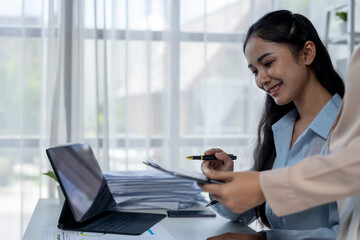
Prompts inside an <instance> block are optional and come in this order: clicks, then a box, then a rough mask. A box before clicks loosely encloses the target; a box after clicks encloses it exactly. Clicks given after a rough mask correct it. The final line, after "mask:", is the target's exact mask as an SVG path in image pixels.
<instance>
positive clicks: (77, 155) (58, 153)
mask: <svg viewBox="0 0 360 240" xmlns="http://www.w3.org/2000/svg"><path fill="white" fill-rule="evenodd" d="M46 153H47V155H48V158H49V160H50V163H51V165H52V167H53V169H54V172H55V174H56V177H57V178H58V180H59V184H60V186H61V188H62V191H63V192H64V195H65V196H66V199H67V201H68V203H69V205H70V208H71V210H72V212H73V215H74V217H75V219H76V221H78V222H81V221H84V220H86V219H88V218H91V217H93V216H95V215H98V214H100V213H102V212H104V211H105V210H107V209H109V208H110V207H112V206H113V205H114V204H115V201H114V199H113V197H112V195H111V192H110V190H109V188H108V186H107V184H106V181H105V178H104V176H103V174H102V172H101V169H100V166H99V164H98V162H97V160H96V158H95V156H94V154H93V152H92V150H91V147H90V145H89V144H71V145H66V146H59V147H54V148H49V149H47V150H46Z"/></svg>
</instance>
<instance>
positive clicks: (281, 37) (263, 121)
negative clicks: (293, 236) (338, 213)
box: [243, 10, 344, 227]
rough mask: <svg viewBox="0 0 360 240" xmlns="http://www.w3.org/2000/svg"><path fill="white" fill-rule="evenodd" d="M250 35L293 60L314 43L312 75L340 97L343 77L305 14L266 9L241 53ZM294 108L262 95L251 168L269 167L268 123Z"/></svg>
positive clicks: (261, 215) (270, 137) (271, 157)
mask: <svg viewBox="0 0 360 240" xmlns="http://www.w3.org/2000/svg"><path fill="white" fill-rule="evenodd" d="M251 37H259V38H261V39H263V40H265V41H267V42H274V43H279V44H284V45H286V46H287V47H288V48H289V50H290V51H291V53H292V55H293V56H294V58H295V59H298V56H299V52H300V51H301V50H302V49H303V48H304V45H305V42H306V41H312V42H314V44H315V47H316V56H315V58H314V61H313V62H312V64H311V68H312V70H313V72H314V74H315V76H316V77H317V79H318V80H319V82H320V83H321V85H322V86H323V87H324V88H325V89H326V90H327V91H328V92H329V93H330V94H331V95H334V94H335V93H337V94H339V95H340V96H341V97H343V96H344V83H343V80H342V79H341V77H340V76H339V75H338V74H337V72H336V71H335V69H334V67H333V65H332V62H331V59H330V56H329V53H328V51H327V50H326V48H325V46H324V44H323V43H322V42H321V40H320V38H319V36H318V33H317V31H316V29H315V28H314V26H313V25H312V23H311V22H310V21H309V20H308V19H307V18H306V17H304V16H302V15H300V14H293V13H291V12H290V11H287V10H279V11H274V12H270V13H268V14H266V15H265V16H263V17H262V18H261V19H259V20H258V21H257V22H255V23H254V24H253V25H252V26H251V27H250V28H249V30H248V32H247V35H246V38H245V42H244V48H243V50H244V52H245V48H246V44H247V43H248V41H249V39H250V38H251ZM294 108H295V105H294V104H293V103H292V102H291V103H288V104H286V105H282V106H280V105H277V104H276V103H275V101H274V100H273V98H272V97H270V96H269V95H267V96H266V99H265V105H264V109H263V111H262V115H261V118H260V122H259V126H258V132H257V142H256V145H255V149H254V153H253V157H254V170H256V171H264V170H269V169H271V168H272V167H273V164H274V161H275V158H276V151H275V144H274V138H273V132H272V129H271V126H272V125H273V124H274V123H276V122H277V121H278V120H279V119H280V118H281V117H283V116H284V115H285V114H286V113H288V112H289V111H290V110H292V109H294ZM255 213H256V216H257V217H258V218H259V220H260V222H261V223H262V224H264V225H266V226H268V227H270V224H269V221H268V220H267V218H266V215H265V203H264V204H262V205H260V206H258V207H256V208H255Z"/></svg>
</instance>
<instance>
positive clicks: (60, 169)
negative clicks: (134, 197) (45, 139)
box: [46, 144, 166, 235]
mask: <svg viewBox="0 0 360 240" xmlns="http://www.w3.org/2000/svg"><path fill="white" fill-rule="evenodd" d="M46 154H47V156H48V158H49V161H50V164H51V166H52V168H53V170H54V172H55V175H56V177H57V179H58V181H59V184H60V187H61V189H62V191H63V193H64V196H65V198H66V200H65V202H64V205H63V208H62V211H61V214H60V217H59V221H58V228H60V229H63V230H70V231H81V232H98V233H115V234H128V235H140V234H142V233H143V232H145V231H146V230H148V229H149V228H150V227H152V226H153V225H155V224H156V223H158V222H159V221H161V220H162V219H163V218H165V216H166V215H165V214H155V213H139V212H121V211H118V210H115V209H114V208H113V207H114V206H115V205H116V202H115V200H114V198H113V196H112V194H111V192H110V189H109V187H108V185H107V183H106V180H105V178H104V176H103V174H102V172H101V169H100V166H99V164H98V162H97V160H96V158H95V156H94V153H93V151H92V149H91V147H90V145H89V144H69V145H64V146H58V147H53V148H48V149H46Z"/></svg>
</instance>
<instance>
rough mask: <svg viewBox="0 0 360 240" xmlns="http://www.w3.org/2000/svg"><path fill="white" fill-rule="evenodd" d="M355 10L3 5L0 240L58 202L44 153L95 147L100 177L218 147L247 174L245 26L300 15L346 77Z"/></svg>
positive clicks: (128, 0)
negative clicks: (48, 201)
mask: <svg viewBox="0 0 360 240" xmlns="http://www.w3.org/2000/svg"><path fill="white" fill-rule="evenodd" d="M356 2H357V1H354V0H352V1H345V2H343V1H337V0H292V1H287V0H222V1H218V0H92V1H90V0H73V1H71V0H12V1H7V0H0V6H1V7H0V206H1V208H0V222H1V224H0V232H1V235H2V237H1V238H2V239H21V237H22V235H23V233H24V231H25V229H26V226H27V224H28V222H29V220H30V217H31V214H32V212H33V210H34V208H35V206H36V203H37V200H38V199H39V198H49V197H56V196H57V193H56V191H55V189H56V188H55V186H56V183H55V182H54V181H52V180H51V179H50V178H49V177H47V176H44V175H43V174H42V173H44V172H47V171H48V170H51V167H50V165H49V163H48V159H47V157H46V154H45V149H46V148H48V147H51V146H56V145H59V144H64V143H70V142H71V143H75V142H87V143H90V144H91V146H92V148H93V150H94V153H95V155H96V157H97V159H98V161H99V163H100V165H101V167H102V169H103V170H142V169H146V166H145V165H144V164H142V161H144V160H146V159H148V158H152V159H156V160H158V161H160V162H162V163H164V164H167V165H171V166H174V167H180V168H185V169H188V170H191V171H200V162H195V161H189V160H186V159H185V157H186V156H188V155H199V154H202V153H203V152H204V151H205V150H206V149H208V148H211V147H219V148H222V149H223V150H224V151H226V152H228V153H233V154H235V155H237V156H238V160H237V161H236V162H235V169H236V170H245V169H248V168H249V167H250V166H251V157H252V153H251V152H252V147H253V144H254V135H255V134H256V127H257V121H258V117H259V113H260V111H261V109H262V104H263V98H264V94H263V93H262V92H261V91H260V90H258V89H257V88H256V86H255V83H254V80H253V79H252V77H251V73H250V71H249V70H248V68H247V62H246V60H245V58H244V55H243V51H242V41H243V38H244V34H245V33H246V31H247V28H248V27H249V26H250V25H251V24H252V23H253V22H254V21H256V20H257V19H258V18H260V17H261V16H263V15H264V14H265V13H267V12H269V11H272V10H277V9H288V10H291V11H293V12H295V13H301V14H303V15H305V16H306V17H308V18H309V19H310V20H311V21H312V22H313V24H314V25H315V27H316V29H317V30H318V32H319V35H320V36H321V37H322V39H323V40H324V41H325V42H326V44H327V47H328V48H329V51H330V53H331V57H332V59H333V63H334V65H335V66H336V68H337V69H338V70H339V71H340V73H341V74H343V72H344V69H345V67H346V61H347V58H348V56H349V55H350V53H351V51H352V49H353V47H354V45H356V44H357V43H358V42H357V38H356V37H358V36H359V35H356V32H358V31H359V26H356V24H355V25H354V22H355V23H356V22H360V19H359V18H358V16H357V15H356V13H359V12H360V10H359V8H358V5H359V4H356ZM338 11H345V12H347V13H348V22H347V23H346V26H347V29H345V33H344V32H341V30H340V28H339V27H340V25H341V24H342V20H341V19H340V18H338V17H337V16H336V12H338ZM349 15H350V16H349ZM350 17H351V18H350ZM349 19H350V21H349ZM349 31H350V32H349ZM352 36H353V37H352Z"/></svg>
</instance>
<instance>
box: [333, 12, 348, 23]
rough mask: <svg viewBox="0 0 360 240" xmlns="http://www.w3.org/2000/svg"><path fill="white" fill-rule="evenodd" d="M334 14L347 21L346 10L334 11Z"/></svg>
mask: <svg viewBox="0 0 360 240" xmlns="http://www.w3.org/2000/svg"><path fill="white" fill-rule="evenodd" d="M335 16H337V17H338V18H340V19H341V20H343V21H344V22H346V21H347V12H336V13H335Z"/></svg>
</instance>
